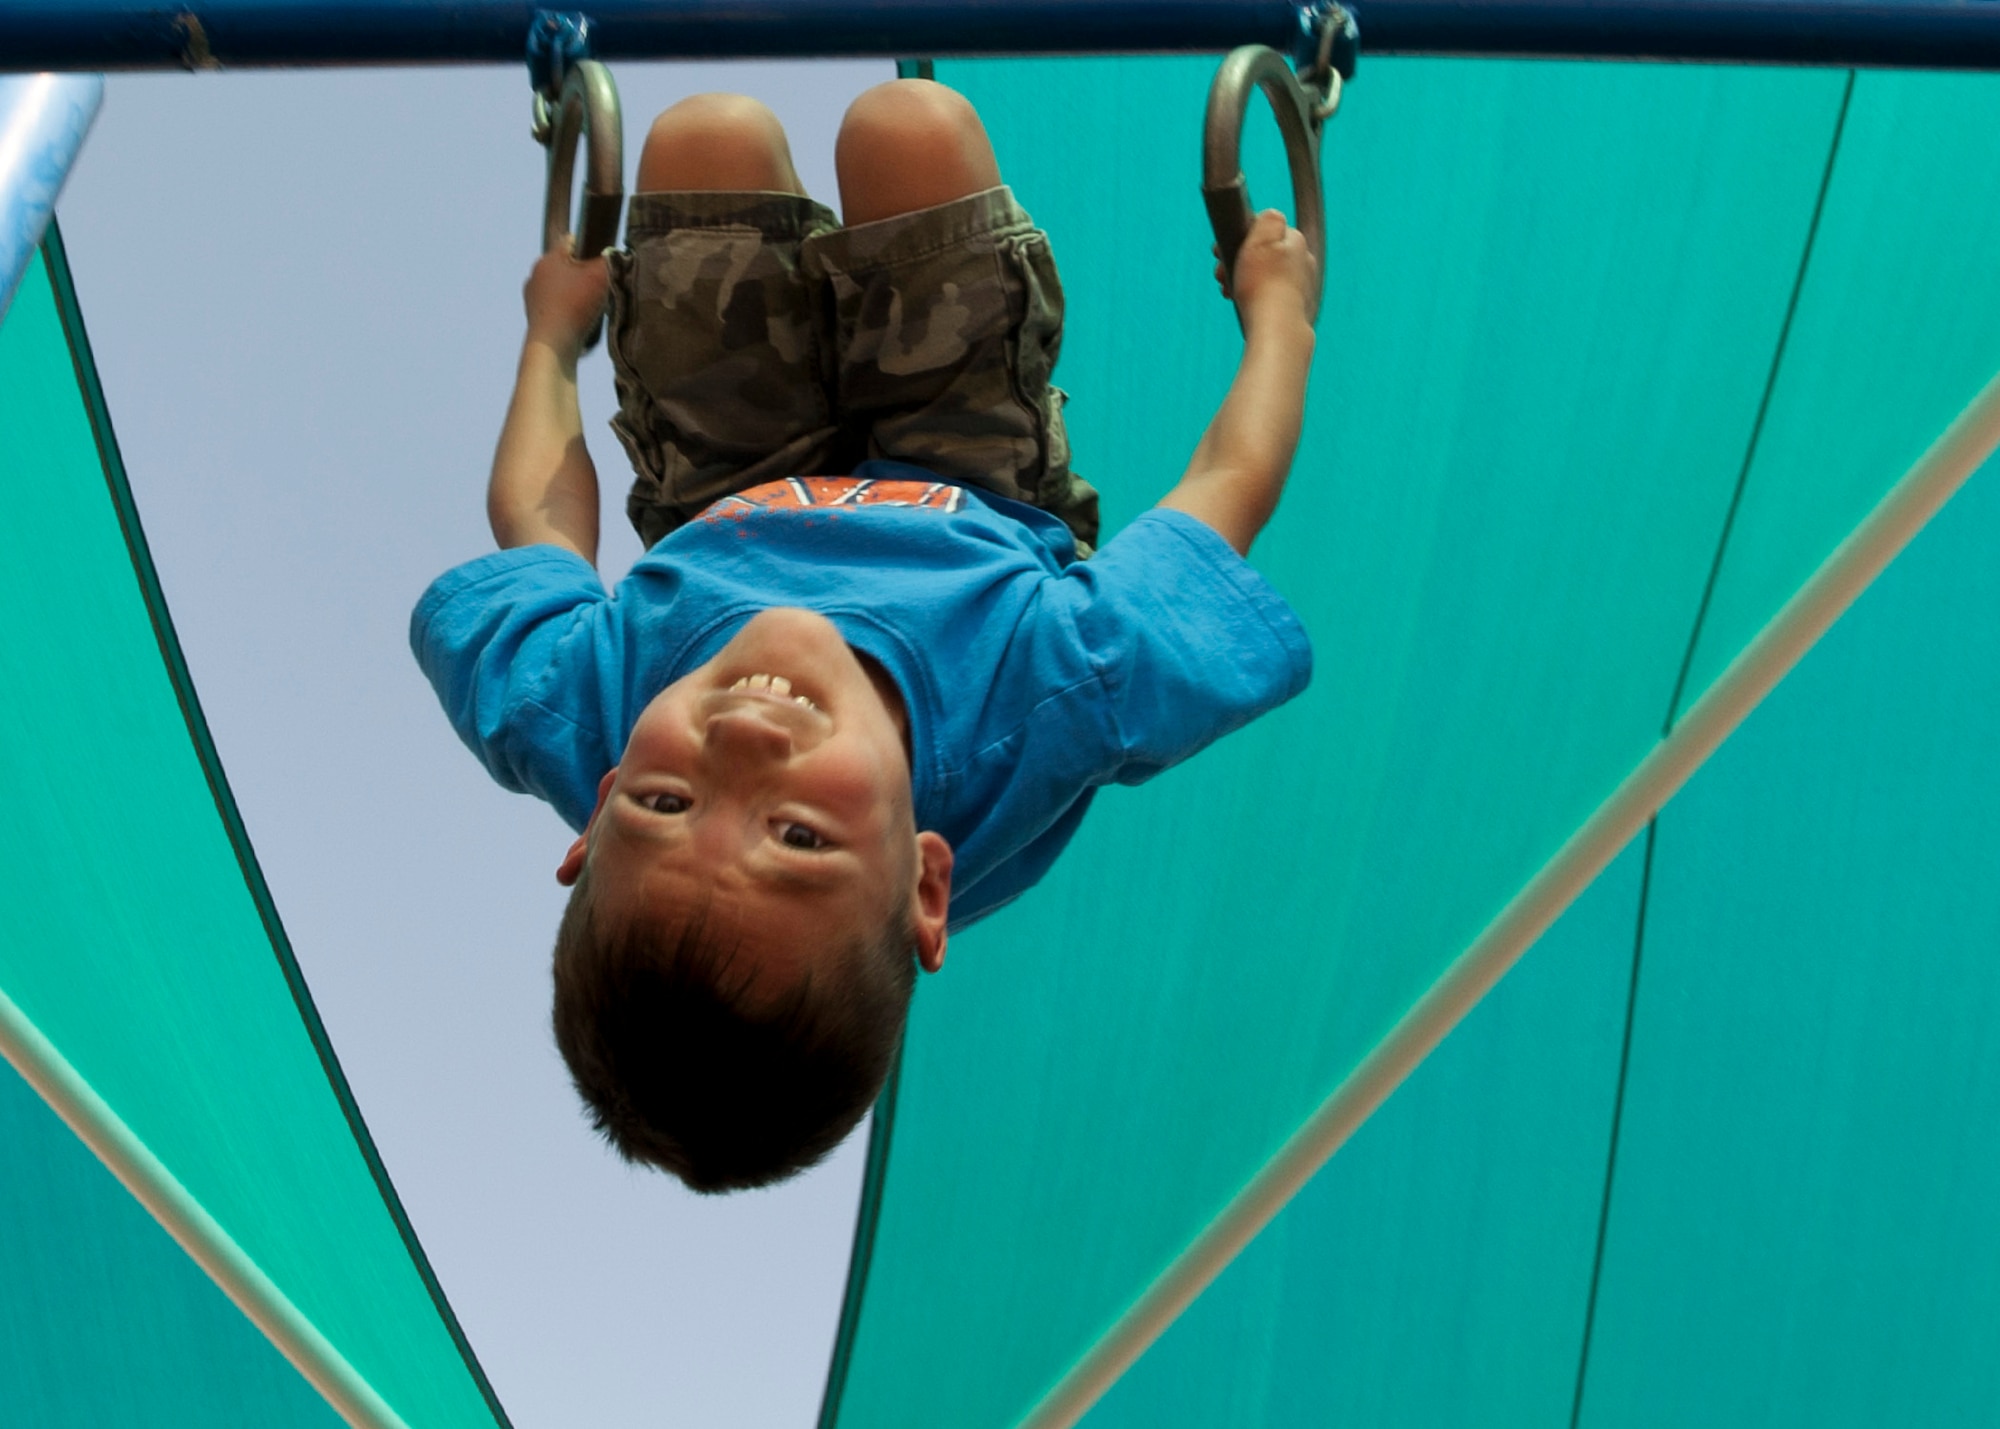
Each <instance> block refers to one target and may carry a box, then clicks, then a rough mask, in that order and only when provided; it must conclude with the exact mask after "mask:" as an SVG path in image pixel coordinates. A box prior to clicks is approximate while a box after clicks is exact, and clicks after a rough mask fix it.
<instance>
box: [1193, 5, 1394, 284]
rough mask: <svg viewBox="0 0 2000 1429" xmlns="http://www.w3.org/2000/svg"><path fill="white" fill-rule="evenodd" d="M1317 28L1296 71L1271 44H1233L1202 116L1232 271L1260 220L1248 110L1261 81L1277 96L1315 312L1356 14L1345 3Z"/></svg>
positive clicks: (1212, 189) (1211, 200)
mask: <svg viewBox="0 0 2000 1429" xmlns="http://www.w3.org/2000/svg"><path fill="white" fill-rule="evenodd" d="M1314 18H1316V19H1317V28H1316V32H1315V34H1314V36H1313V41H1312V44H1311V46H1310V51H1311V55H1312V57H1311V59H1310V60H1309V61H1307V66H1308V67H1306V68H1304V70H1303V73H1302V74H1295V73H1294V72H1293V70H1292V68H1291V66H1290V65H1289V64H1287V63H1286V61H1285V57H1284V56H1283V55H1281V54H1279V53H1278V52H1277V51H1276V50H1273V49H1270V48H1267V47H1266V46H1264V45H1245V46H1243V47H1242V48H1240V49H1237V50H1232V51H1231V52H1230V54H1229V56H1228V57H1227V58H1226V59H1224V60H1223V62H1222V67H1221V68H1220V69H1218V70H1217V71H1216V72H1215V81H1214V83H1212V84H1211V85H1210V86H1209V89H1208V109H1207V112H1206V114H1205V115H1204V116H1203V120H1202V149H1201V159H1202V164H1201V167H1202V176H1201V198H1202V202H1203V204H1204V205H1206V206H1207V209H1208V222H1209V226H1210V227H1211V228H1212V229H1214V230H1215V246H1216V252H1217V255H1218V256H1219V257H1220V258H1221V259H1222V266H1223V271H1224V272H1225V273H1233V272H1234V271H1235V269H1236V255H1237V253H1238V252H1239V251H1240V250H1241V249H1242V247H1243V240H1244V239H1245V238H1247V237H1249V234H1250V227H1251V225H1252V224H1253V223H1254V222H1255V221H1256V210H1255V209H1254V208H1253V207H1252V206H1251V203H1250V185H1249V181H1248V180H1247V179H1245V178H1244V177H1243V115H1244V111H1245V110H1246V109H1247V108H1248V107H1249V104H1250V90H1251V87H1252V86H1253V85H1254V86H1255V87H1257V88H1259V89H1262V90H1263V91H1264V95H1265V97H1266V98H1267V99H1269V100H1270V101H1271V110H1272V113H1273V114H1274V115H1275V116H1276V117H1277V120H1278V129H1279V132H1280V133H1281V134H1283V135H1284V140H1285V159H1286V163H1287V165H1288V166H1289V168H1290V170H1291V175H1292V207H1293V210H1294V211H1295V213H1296V215H1297V219H1296V226H1297V228H1298V230H1299V231H1300V232H1301V233H1302V234H1304V235H1305V240H1306V245H1307V247H1308V248H1309V249H1310V250H1311V252H1312V255H1313V261H1314V262H1315V263H1316V264H1317V265H1318V268H1319V286H1318V287H1317V288H1315V290H1314V292H1313V295H1312V304H1311V308H1312V316H1313V317H1314V318H1315V319H1317V318H1318V317H1319V305H1320V297H1321V293H1322V291H1323V290H1324V288H1325V284H1326V196H1325V192H1324V189H1323V188H1322V185H1321V183H1320V171H1319V145H1320V129H1321V126H1322V125H1324V124H1325V123H1326V121H1327V120H1328V119H1330V118H1332V117H1333V115H1334V113H1335V112H1336V111H1337V110H1338V109H1339V108H1340V93H1341V85H1342V82H1343V80H1344V77H1345V76H1346V75H1350V74H1352V73H1353V69H1354V55H1355V52H1356V49H1357V46H1358V43H1359V36H1358V32H1357V31H1356V29H1355V24H1354V18H1353V16H1352V15H1350V14H1349V13H1348V12H1347V11H1346V10H1345V9H1343V8H1342V7H1340V6H1339V5H1331V6H1328V7H1326V8H1325V9H1324V10H1322V11H1318V12H1316V14H1315V16H1314Z"/></svg>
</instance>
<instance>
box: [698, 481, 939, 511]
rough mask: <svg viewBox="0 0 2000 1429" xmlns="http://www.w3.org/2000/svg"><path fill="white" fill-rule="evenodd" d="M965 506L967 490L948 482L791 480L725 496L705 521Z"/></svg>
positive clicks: (933, 509)
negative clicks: (788, 510)
mask: <svg viewBox="0 0 2000 1429" xmlns="http://www.w3.org/2000/svg"><path fill="white" fill-rule="evenodd" d="M964 505H965V488H964V487H962V486H953V485H952V484H951V483H950V482H948V481H877V480H874V479H871V478H867V477H857V476H788V477H786V478H785V479H784V480H783V481H767V482H765V483H764V484H763V485H762V486H753V487H751V488H750V489H749V490H747V491H739V492H737V493H736V494H735V495H734V496H725V497H723V498H722V499H721V500H720V501H718V502H716V503H715V504H714V505H712V506H710V507H709V508H708V510H707V511H705V512H703V513H702V516H703V519H706V520H713V519H716V518H718V517H725V516H730V515H740V514H742V513H743V512H745V511H748V510H752V509H756V508H759V507H763V508H772V507H794V508H797V507H809V506H824V507H830V508H833V509H835V510H839V509H841V508H849V509H851V508H853V507H856V506H920V507H923V508H925V509H927V510H931V511H957V510H959V509H960V508H962V507H963V506H964Z"/></svg>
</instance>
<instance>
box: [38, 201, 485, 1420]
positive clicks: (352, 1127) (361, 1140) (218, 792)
mask: <svg viewBox="0 0 2000 1429" xmlns="http://www.w3.org/2000/svg"><path fill="white" fill-rule="evenodd" d="M41 247H42V260H43V263H44V265H45V267H46V269H47V272H48V279H49V286H50V288H51V289H52V290H53V291H54V294H55V302H56V312H57V314H58V316H59V317H60V320H61V322H62V330H63V337H64V340H65V341H66V342H67V343H68V346H69V353H70V362H71V364H72V366H73V368H74V370H75V373H76V382H77V389H78V391H79V392H80V393H81V394H82V397H83V403H84V410H85V412H86V414H87V416H88V418H89V421H90V430H91V435H92V437H93V438H94V439H95V441H96V443H97V457H98V465H99V466H100V467H101V468H102V469H103V471H104V481H105V485H106V487H107V488H109V491H110V495H111V505H112V508H113V510H114V511H115V512H116V513H117V517H118V528H119V533H120V535H122V536H123V537H124V540H125V549H126V553H127V554H128V555H129V557H130V558H131V561H132V574H133V577H134V579H135V580H136V581H137V582H138V585H139V595H140V598H141V600H143V601H144V603H145V606H146V617H147V620H148V621H149V622H150V624H151V626H152V630H153V638H154V640H155V642H156V643H157V644H158V646H159V651H160V660H161V663H162V664H164V665H165V666H166V671H167V679H168V682H169V683H170V684H171V685H172V686H173V690H174V698H175V700H176V702H177V703H178V705H179V707H180V712H181V719H182V721H183V723H184V724H185V725H186V727H187V732H188V741H189V743H191V744H192V745H193V746H194V751H195V757H196V759H197V760H198V761H199V763H200V764H201V771H202V776H203V778H204V779H205V780H206V782H207V784H208V791H209V795H210V797H211V798H212V799H213V800H214V802H215V812H216V815H217V817H218V818H220V819H221V821H222V827H223V833H224V835H225V837H227V838H228V840H229V845H230V850H231V852H232V853H233V854H234V856H235V858H236V865H237V868H238V870H239V871H240V872H241V873H242V875H243V882H244V885H245V886H246V887H247V888H248V890H249V892H250V900H251V902H252V904H253V905H255V907H256V909H257V916H258V918H259V920H260V921H261V922H262V924H263V928H264V934H265V937H266V938H267V939H268V940H269V942H270V944H271V951H272V954H273V955H274V956H275V957H276V958H277V960H278V967H279V969H280V971H281V972H282V973H283V974H284V978H285V986H286V987H287V988H289V989H290V991H291V995H292V1002H293V1005H294V1006H295V1008H296V1009H297V1011H298V1014H299V1020H300V1022H301V1023H303V1024H304V1028H305V1032H306V1035H307V1036H308V1037H310V1038H311V1040H312V1044H313V1050H314V1052H315V1053H316V1054H317V1055H318V1057H319V1063H320V1069H321V1071H322V1072H323V1073H324V1074H325V1076H326V1079H327V1083H328V1085H329V1086H330V1087H331V1088H332V1091H333V1095H334V1099H335V1101H336V1102H337V1103H338V1104H339V1106H340V1110H341V1115H342V1116H343V1117H344V1118H345V1119H346V1121H347V1126H348V1130H349V1132H350V1133H351V1134H352V1135H353V1137H354V1143H355V1146H356V1148H357V1149H358V1150H359V1151H360V1153H361V1157H362V1160H363V1161H364V1162H365V1163H366V1164H367V1166H368V1172H369V1175H370V1176H371V1177H373V1179H374V1182H375V1188H376V1191H377V1192H378V1193H379V1194H380V1195H381V1197H382V1203H383V1205H384V1207H385V1208H386V1209H387V1210H388V1212H389V1219H390V1221H391V1223H392V1224H394V1226H395V1227H396V1231H397V1234H398V1235H399V1236H400V1237H401V1238H402V1242H403V1248H404V1251H405V1253H407V1254H408V1255H409V1257H410V1261H411V1263H412V1265H413V1266H414V1268H415V1269H416V1271H417V1275H418V1277H419V1279H421V1280H422V1281H423V1284H424V1288H425V1289H426V1290H427V1291H428V1292H429V1294H430V1298H431V1304H432V1306H433V1308H435V1309H436V1311H437V1314H438V1317H439V1319H440V1320H442V1321H443V1322H444V1326H445V1329H446V1331H447V1332H448V1333H449V1334H450V1335H451V1339H452V1343H453V1344H454V1345H456V1346H457V1347H458V1353H459V1358H460V1359H461V1360H462V1361H463V1362H464V1365H465V1368H466V1371H467V1372H468V1373H469V1374H470V1375H471V1376H472V1380H473V1383H474V1384H475V1385H476V1386H477V1387H478V1389H479V1392H480V1395H481V1396H482V1398H483V1399H484V1400H485V1402H486V1407H487V1409H488V1410H489V1411H490V1412H491V1413H492V1415H493V1417H494V1419H495V1421H497V1423H498V1424H499V1425H501V1426H503V1429H512V1426H511V1424H510V1423H509V1420H508V1418H507V1411H506V1410H505V1409H504V1408H502V1406H501V1404H500V1399H499V1396H498V1395H497V1394H496V1393H495V1392H494V1390H493V1386H492V1384H491V1383H489V1382H488V1380H487V1378H486V1371H485V1369H484V1368H483V1367H482V1366H481V1365H480V1363H479V1360H478V1357H477V1356H475V1355H474V1354H473V1352H472V1343H471V1341H470V1340H468V1339H467V1338H466V1335H465V1331H464V1329H463V1327H461V1326H460V1324H459V1323H458V1316H457V1314H456V1313H454V1312H453V1310H452V1308H451V1303H450V1302H449V1301H448V1300H447V1299H446V1298H445V1293H444V1287H443V1285H442V1284H440V1283H439V1281H438V1278H437V1274H436V1272H435V1271H434V1270H432V1268H431V1263H430V1258H429V1257H428V1256H427V1255H425V1254H424V1249H423V1246H422V1244H421V1243H420V1242H419V1241H418V1240H417V1233H416V1228H415V1227H414V1226H412V1225H411V1224H410V1218H409V1216H408V1214H407V1213H406V1212H405V1211H404V1209H403V1202H402V1198H401V1197H400V1196H398V1195H397V1194H396V1188H395V1186H394V1184H393V1183H392V1182H391V1181H390V1179H389V1171H388V1168H387V1167H386V1166H384V1165H383V1164H382V1157H381V1154H380V1153H379V1152H378V1151H377V1150H376V1147H375V1139H374V1137H372V1136H371V1135H369V1132H368V1127H367V1123H366V1122H365V1121H364V1120H363V1119H362V1116H361V1108H360V1105H359V1104H358V1103H357V1102H356V1101H355V1099H354V1092H353V1090H352V1088H350V1087H349V1086H348V1084H347V1075H346V1073H344V1072H343V1071H342V1070H341V1068H340V1061H339V1059H338V1058H337V1057H336V1056H335V1055H334V1051H333V1042H332V1039H331V1038H329V1037H328V1036H327V1032H326V1026H325V1024H324V1023H323V1022H321V1021H320V1016H319V1009H318V1007H317V1006H315V1004H314V1003H313V998H312V990H311V989H310V988H309V987H307V985H306V980H305V973H304V971H303V970H302V969H301V968H300V967H299V963H298V958H297V956H296V955H295V954H294V953H293V951H292V943H291V939H290V938H289V937H288V936H287V935H286V933H285V927H284V923H283V922H282V920H280V918H279V916H278V905H277V902H276V900H275V899H273V898H272V896H271V889H270V886H269V885H268V884H267V883H265V881H264V872H263V869H262V868H261V867H260V866H259V865H258V863H257V854H256V850H255V849H254V848H253V847H252V845H251V843H250V834H249V830H248V829H247V828H246V827H245V826H244V823H243V816H242V813H241V811H240V810H238V808H237V807H236V796H235V795H234V794H233V793H232V792H231V791H230V788H229V778H228V775H227V774H226V773H225V772H224V770H223V767H222V756H221V753H220V752H219V751H218V750H217V749H216V747H215V740H214V737H213V736H212V735H211V734H210V733H209V728H208V719H207V717H206V716H205V715H204V714H203V713H202V709H201V701H200V698H199V696H198V695H197V693H196V691H195V687H194V676H193V675H192V674H191V673H190V672H189V670H188V666H187V659H186V656H185V655H184V654H183V653H182V651H181V644H180V637H179V635H178V634H176V633H175V630H174V622H173V616H172V613H171V612H170V611H169V610H168V609H167V597H166V592H165V590H164V588H163V587H162V586H161V585H160V577H159V572H158V570H157V568H156V567H155V566H154V565H153V555H152V550H151V548H150V547H149V546H148V544H147V542H146V532H145V528H144V527H143V526H142V525H141V523H140V520H139V508H138V504H137V502H136V501H135V500H134V499H133V496H132V487H131V483H130V482H129V481H128V480H127V477H126V473H125V460H124V457H123V455H122V453H121V452H120V451H119V447H118V437H117V434H116V432H115V431H114V430H113V428H112V425H111V409H110V407H109V406H108V405H107V404H106V402H105V398H104V388H103V385H102V383H101V382H100V381H99V379H98V375H97V362H96V359H95V358H94V357H93V356H92V354H91V348H90V338H89V334H88V333H87V331H86V330H85V328H84V323H83V309H82V307H81V305H80V304H79V302H78V300H77V296H76V285H75V282H74V280H73V278H72V276H71V273H70V267H69V255H68V252H67V250H66V249H65V248H64V246H63V241H62V229H61V225H60V224H59V223H58V221H57V220H56V218H55V217H54V216H53V215H51V216H50V219H49V225H48V229H47V231H46V232H45V233H44V235H43V238H42V245H41ZM226 1288H227V1287H225V1289H226ZM253 1318H254V1317H253Z"/></svg>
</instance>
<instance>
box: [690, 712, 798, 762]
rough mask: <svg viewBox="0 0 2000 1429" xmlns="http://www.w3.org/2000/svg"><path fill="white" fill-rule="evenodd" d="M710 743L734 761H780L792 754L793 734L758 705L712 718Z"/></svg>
mask: <svg viewBox="0 0 2000 1429" xmlns="http://www.w3.org/2000/svg"><path fill="white" fill-rule="evenodd" d="M707 743H708V747H709V748H710V749H711V750H713V751H714V752H716V753H717V754H720V755H723V756H725V757H727V758H731V759H758V760H778V759H785V758H788V757H790V755H791V752H792V731H791V730H790V729H789V728H788V727H787V726H786V725H785V724H784V722H783V721H781V720H778V719H774V718H772V717H771V715H769V714H768V713H766V712H764V711H762V710H760V709H758V708H756V706H754V705H746V706H738V707H737V708H734V709H728V710H720V711H718V712H716V713H715V714H712V715H710V716H709V720H708V740H707Z"/></svg>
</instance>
